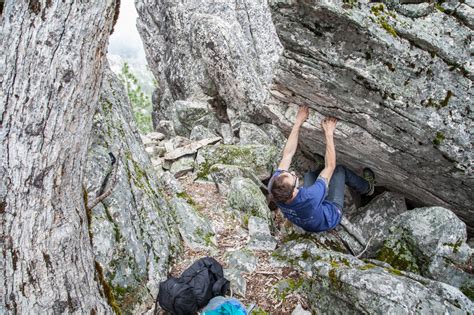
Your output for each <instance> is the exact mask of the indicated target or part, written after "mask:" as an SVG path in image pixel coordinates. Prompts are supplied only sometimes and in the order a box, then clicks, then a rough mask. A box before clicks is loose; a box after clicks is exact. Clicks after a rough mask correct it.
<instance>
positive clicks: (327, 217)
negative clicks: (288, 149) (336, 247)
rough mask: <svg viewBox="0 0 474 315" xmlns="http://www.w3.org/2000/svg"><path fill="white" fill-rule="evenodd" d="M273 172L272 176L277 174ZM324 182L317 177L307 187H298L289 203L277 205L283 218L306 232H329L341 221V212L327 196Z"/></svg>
mask: <svg viewBox="0 0 474 315" xmlns="http://www.w3.org/2000/svg"><path fill="white" fill-rule="evenodd" d="M278 173H279V172H278V171H277V172H275V174H274V175H273V176H275V175H276V174H278ZM327 188H328V186H327V184H326V180H325V179H323V178H321V177H318V179H317V180H316V182H315V183H314V184H313V185H311V186H309V187H300V188H299V189H298V194H297V195H296V197H295V199H293V201H291V202H290V203H288V204H287V203H279V202H278V203H277V205H278V207H279V208H280V209H281V211H282V212H283V214H284V215H285V217H286V218H287V219H288V220H290V221H291V222H293V223H294V224H296V225H298V226H299V227H301V228H302V229H304V230H305V231H308V232H322V231H327V230H331V229H333V228H335V227H336V225H338V224H339V222H340V221H341V218H342V215H341V211H340V210H339V209H338V208H337V206H336V205H335V204H334V203H332V202H331V201H328V200H325V198H326V195H327Z"/></svg>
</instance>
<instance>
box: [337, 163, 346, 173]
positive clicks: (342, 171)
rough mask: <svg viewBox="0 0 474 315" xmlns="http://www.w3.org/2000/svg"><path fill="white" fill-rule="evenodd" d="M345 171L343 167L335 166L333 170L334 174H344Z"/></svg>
mask: <svg viewBox="0 0 474 315" xmlns="http://www.w3.org/2000/svg"><path fill="white" fill-rule="evenodd" d="M345 171H346V168H345V167H344V165H340V164H339V165H336V168H335V169H334V173H344V172H345Z"/></svg>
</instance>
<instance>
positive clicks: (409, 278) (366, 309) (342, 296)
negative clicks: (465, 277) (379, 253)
mask: <svg viewBox="0 0 474 315" xmlns="http://www.w3.org/2000/svg"><path fill="white" fill-rule="evenodd" d="M273 257H274V259H275V261H276V262H278V261H280V262H281V261H283V262H285V263H289V264H291V265H292V266H294V267H297V268H299V269H301V270H302V271H304V272H305V273H306V274H307V275H308V278H307V279H306V281H307V282H308V283H307V286H308V287H309V289H308V292H307V293H308V301H309V303H310V304H311V307H312V311H313V312H316V313H318V314H319V313H331V314H347V313H350V314H412V313H417V314H465V313H468V312H471V311H472V309H473V308H474V303H473V302H471V301H470V300H469V299H468V298H467V297H466V296H465V295H464V294H462V292H461V291H459V290H458V289H457V288H455V287H452V286H450V285H448V284H445V283H442V282H437V281H433V280H429V279H426V278H423V277H421V276H418V275H416V274H413V273H407V272H403V271H400V270H397V269H393V268H390V267H385V266H377V265H375V264H373V263H366V262H364V261H362V260H359V259H357V258H355V257H354V256H351V255H345V254H342V253H337V252H333V251H328V250H325V249H321V248H319V247H318V246H316V244H315V243H313V242H311V241H309V240H305V241H300V242H296V241H291V242H287V243H286V244H284V245H283V246H282V247H280V248H279V249H278V250H277V251H276V252H275V253H274V254H273Z"/></svg>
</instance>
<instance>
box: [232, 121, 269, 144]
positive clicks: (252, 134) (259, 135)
mask: <svg viewBox="0 0 474 315" xmlns="http://www.w3.org/2000/svg"><path fill="white" fill-rule="evenodd" d="M239 137H240V144H266V145H272V144H273V141H272V140H271V139H270V137H269V136H268V135H267V134H266V133H265V131H263V130H262V129H261V128H260V127H259V126H257V125H255V124H250V123H247V122H242V123H241V124H240V131H239Z"/></svg>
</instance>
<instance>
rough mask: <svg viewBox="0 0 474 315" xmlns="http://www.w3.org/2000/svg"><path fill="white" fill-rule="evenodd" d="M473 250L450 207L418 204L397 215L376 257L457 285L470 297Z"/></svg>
mask: <svg viewBox="0 0 474 315" xmlns="http://www.w3.org/2000/svg"><path fill="white" fill-rule="evenodd" d="M473 257H474V251H473V250H472V249H471V248H470V247H469V245H467V244H466V228H465V224H464V223H463V222H462V221H461V220H459V219H458V218H457V217H456V216H455V215H454V213H452V212H451V211H449V210H447V209H444V208H441V207H432V208H419V209H414V210H411V211H408V212H406V213H403V214H401V215H399V216H397V217H396V218H395V219H394V222H393V223H392V227H391V228H390V234H389V235H388V236H387V238H386V240H385V242H384V246H383V247H382V248H381V249H380V251H379V252H378V253H377V259H379V260H382V261H385V262H388V263H390V264H391V265H392V266H393V267H395V268H398V269H401V270H407V271H413V272H418V273H420V274H421V275H423V276H425V277H428V278H431V279H434V280H437V281H442V282H445V283H449V284H450V285H453V286H455V287H458V288H461V291H463V292H465V293H466V295H469V296H471V297H472V292H473V291H474V276H473V275H472V267H473V266H472V258H473Z"/></svg>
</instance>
